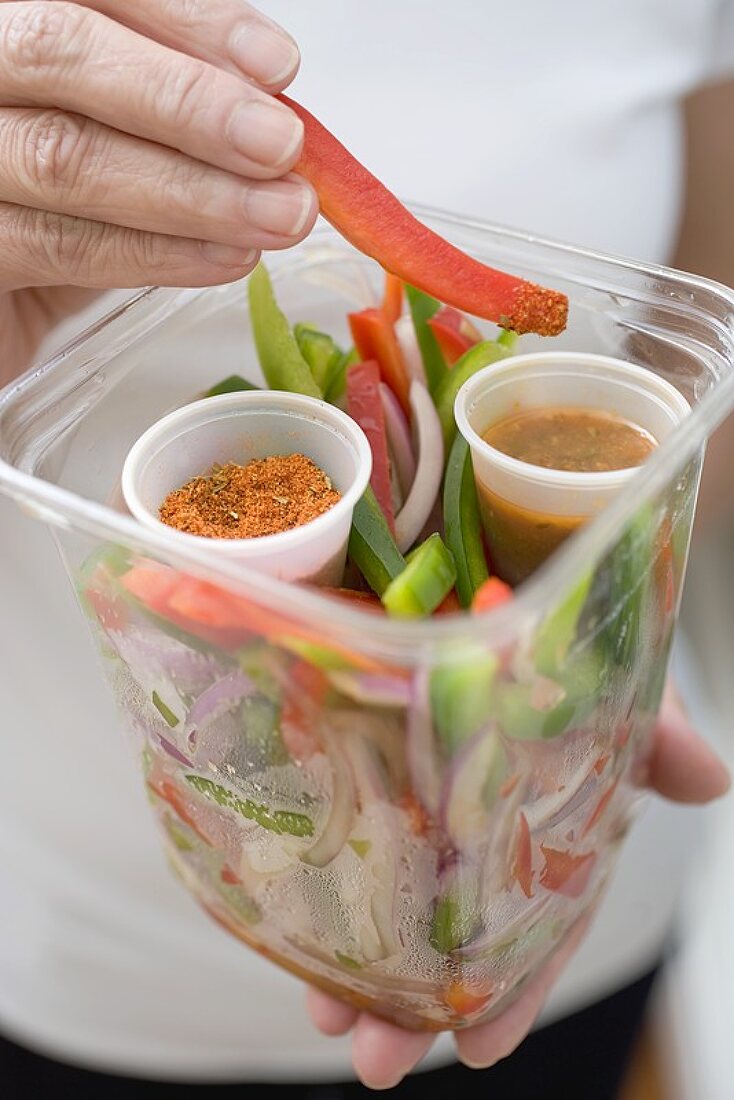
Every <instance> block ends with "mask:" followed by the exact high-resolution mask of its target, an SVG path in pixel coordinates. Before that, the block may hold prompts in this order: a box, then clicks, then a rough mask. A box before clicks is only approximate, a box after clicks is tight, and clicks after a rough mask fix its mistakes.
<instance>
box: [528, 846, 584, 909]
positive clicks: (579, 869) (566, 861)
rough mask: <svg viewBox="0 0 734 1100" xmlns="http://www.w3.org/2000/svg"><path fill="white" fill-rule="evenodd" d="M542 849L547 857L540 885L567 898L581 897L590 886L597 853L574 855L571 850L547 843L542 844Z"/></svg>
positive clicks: (541, 873)
mask: <svg viewBox="0 0 734 1100" xmlns="http://www.w3.org/2000/svg"><path fill="white" fill-rule="evenodd" d="M540 850H541V851H542V853H543V856H544V857H545V866H544V867H543V870H542V871H541V872H540V885H541V886H544V887H545V888H546V890H552V891H553V893H555V894H564V895H565V896H566V897H567V898H580V897H581V895H582V894H583V892H584V890H585V889H586V887H587V886H588V883H589V878H590V876H591V872H592V870H593V867H594V863H595V862H596V853H595V852H585V853H584V854H583V855H579V856H574V855H572V854H571V852H565V851H559V850H558V849H556V848H547V847H546V846H545V844H541V846H540Z"/></svg>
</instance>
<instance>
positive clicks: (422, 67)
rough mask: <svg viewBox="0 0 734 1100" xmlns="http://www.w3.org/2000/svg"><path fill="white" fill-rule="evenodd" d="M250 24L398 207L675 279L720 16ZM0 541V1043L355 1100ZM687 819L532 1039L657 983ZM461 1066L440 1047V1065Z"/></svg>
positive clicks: (276, 4)
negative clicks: (168, 860)
mask: <svg viewBox="0 0 734 1100" xmlns="http://www.w3.org/2000/svg"><path fill="white" fill-rule="evenodd" d="M264 7H265V9H266V10H267V12H268V13H269V14H271V15H272V16H273V17H274V18H276V19H278V20H279V21H281V22H282V23H283V24H284V25H286V26H288V27H289V28H290V29H291V30H292V31H293V33H294V34H295V36H296V37H297V38H298V39H299V41H300V42H301V45H302V51H303V57H304V61H303V67H302V72H301V75H300V76H299V78H298V81H297V84H296V88H295V94H297V95H298V97H300V98H301V99H302V101H303V102H304V103H305V104H307V105H308V106H309V107H310V108H312V109H313V110H314V111H315V113H317V114H319V115H320V116H321V117H322V118H323V119H324V121H325V122H326V123H327V124H328V125H330V126H331V128H332V129H333V130H334V131H335V132H336V133H337V134H339V135H341V136H343V138H344V139H345V140H346V141H347V144H348V145H350V147H351V148H352V149H353V151H354V152H355V153H357V154H358V155H359V156H360V157H361V158H362V159H363V160H364V161H365V163H366V164H368V165H369V166H370V167H371V168H373V170H375V171H376V172H377V173H378V174H380V175H381V176H382V177H383V178H384V179H385V181H386V182H387V183H388V184H389V185H391V186H392V187H393V189H395V190H396V191H398V192H399V193H401V194H403V195H406V196H410V197H413V198H416V199H420V200H422V201H425V202H429V203H433V204H435V205H438V206H443V207H445V208H447V209H452V210H456V211H460V212H463V213H467V214H475V215H481V216H484V217H490V218H492V219H493V220H496V221H498V222H504V223H506V224H510V225H515V226H520V227H524V228H528V229H530V230H534V231H537V232H539V233H542V234H543V235H547V236H555V237H558V238H563V239H566V240H570V241H574V242H578V243H582V244H585V245H589V246H592V247H597V248H600V249H606V250H609V251H611V252H616V253H626V254H629V255H635V256H638V257H640V258H644V259H647V260H661V261H662V260H665V259H666V258H668V256H669V253H670V249H671V246H672V243H673V239H674V234H675V225H676V217H677V212H678V206H679V198H680V177H681V172H680V162H681V130H680V119H679V113H678V108H677V101H678V99H679V97H680V96H681V95H682V94H683V93H685V92H686V90H688V89H689V88H691V87H693V86H695V85H697V84H698V83H700V82H702V81H703V80H704V79H706V78H707V76H709V75H710V74H711V73H712V72H713V71H714V65H717V66H721V67H722V71H727V70H728V66H729V62H730V54H731V53H732V52H733V51H732V44H733V43H734V33H732V32H731V25H730V24H729V25H728V30H727V32H726V35H725V33H724V27H725V18H726V19H728V18H729V16H730V15H731V9H732V4H730V3H727V4H725V5H723V4H719V3H716V2H714V0H697V2H696V3H690V0H615V2H614V3H608V4H593V3H589V2H588V0H584V2H582V0H565V2H561V3H555V4H549V3H547V2H546V0H516V2H515V3H513V4H509V5H508V4H505V3H502V4H500V3H499V2H497V0H485V2H483V3H478V2H472V0H456V2H455V3H453V4H452V5H451V6H450V8H449V9H447V8H446V6H445V5H444V4H441V5H439V4H438V3H435V4H434V3H425V2H419V0H402V2H401V3H395V2H394V0H371V2H370V3H369V4H356V3H344V2H343V0H339V2H337V0H309V3H308V4H296V3H294V2H293V0H271V2H269V3H266V4H265V5H264ZM714 46H716V48H717V50H718V51H719V55H718V58H717V59H716V61H714ZM0 530H2V532H3V536H2V550H1V551H0V554H1V555H2V557H1V558H0V561H1V567H0V607H1V608H2V609H3V623H4V629H3V631H2V632H0V677H1V678H2V679H1V680H0V685H1V686H0V691H1V692H2V703H1V705H0V736H2V764H3V784H2V788H3V790H2V797H1V798H0V921H1V922H2V923H1V926H0V932H1V934H0V1030H4V1031H5V1032H6V1033H7V1034H8V1035H10V1036H12V1037H15V1038H17V1039H19V1040H21V1041H24V1042H26V1043H28V1044H30V1045H33V1046H36V1047H38V1048H39V1049H42V1050H45V1051H47V1052H49V1053H51V1054H55V1055H57V1056H59V1057H62V1058H65V1059H67V1060H71V1061H75V1060H78V1061H80V1062H82V1063H86V1064H88V1065H93V1066H98V1067H101V1068H104V1069H110V1070H114V1071H118V1072H123V1073H129V1074H137V1075H150V1076H160V1077H167V1078H186V1079H194V1080H196V1079H198V1080H207V1079H214V1080H216V1079H233V1080H236V1079H242V1080H252V1079H273V1080H279V1079H280V1080H287V1079H293V1078H295V1079H301V1080H306V1079H317V1078H324V1079H325V1078H334V1077H348V1076H350V1066H349V1056H348V1040H330V1039H326V1038H323V1037H321V1036H319V1035H317V1033H316V1032H315V1031H314V1029H313V1028H312V1027H311V1025H310V1024H309V1023H308V1020H307V1017H306V1015H305V1012H304V1009H303V993H302V987H301V986H300V984H299V983H298V982H296V981H295V980H294V979H292V978H291V977H289V976H288V975H286V974H284V973H283V972H281V971H280V970H278V969H276V968H275V967H272V966H271V965H270V964H268V963H266V962H264V961H263V960H261V959H260V958H258V957H257V956H256V955H254V954H253V953H250V952H248V951H247V950H245V949H244V948H243V947H242V946H241V945H239V944H238V943H236V942H235V941H234V940H231V939H230V938H228V936H227V935H226V934H225V933H223V932H222V931H220V930H219V929H218V928H217V927H214V925H213V924H212V923H210V921H209V920H208V919H207V918H206V917H205V916H204V915H203V914H202V913H200V912H199V910H198V908H197V907H196V905H195V903H194V902H193V901H192V900H191V899H190V898H189V897H188V895H187V894H186V893H185V892H184V890H183V888H182V887H181V886H179V884H178V883H177V882H176V881H174V879H173V878H172V876H171V875H170V873H169V871H168V869H167V866H166V864H165V862H164V859H163V856H162V854H161V852H160V849H159V846H158V843H157V837H156V834H155V831H154V828H153V825H152V820H151V817H150V815H149V811H148V807H147V804H146V800H145V797H144V793H143V790H142V787H141V784H140V781H139V777H138V774H137V770H136V768H135V767H134V765H133V763H132V762H131V760H130V759H129V757H128V753H127V749H126V746H125V744H124V742H123V738H122V736H121V734H120V732H119V722H118V719H117V716H116V713H115V710H114V708H113V705H112V702H111V698H110V696H109V695H108V693H107V689H106V687H105V685H104V683H103V681H102V678H101V676H100V675H98V666H97V665H96V664H95V655H94V653H93V649H92V645H91V642H90V640H89V638H88V636H87V632H86V627H85V625H84V622H83V620H82V618H81V615H80V614H79V612H78V611H77V609H76V606H75V601H74V597H73V594H72V592H71V590H70V586H69V585H68V582H66V580H65V578H64V576H63V571H62V568H61V565H60V563H59V562H58V560H57V558H56V555H55V551H54V549H53V546H52V544H51V541H50V539H49V537H48V536H47V535H46V533H45V532H44V531H43V530H42V529H41V528H39V527H38V526H36V525H34V524H33V523H32V522H31V521H30V520H28V519H27V518H25V517H23V516H21V515H20V514H19V513H18V512H17V510H16V509H15V508H14V506H12V505H10V504H9V503H7V502H2V503H0ZM111 777H114V782H111ZM80 796H81V797H80ZM696 820H697V818H696V815H695V814H694V813H693V812H692V811H690V810H683V809H677V808H674V807H672V806H669V805H664V804H662V803H660V802H653V803H652V804H651V806H650V808H649V812H648V813H647V815H646V816H645V818H644V819H643V821H642V822H641V823H640V824H639V825H638V826H637V828H636V830H635V831H634V833H633V836H632V838H631V840H630V841H629V843H628V844H627V847H626V849H625V852H624V855H623V858H622V865H621V868H620V871H619V873H618V875H617V878H616V880H615V882H614V884H613V888H612V891H611V893H610V895H609V897H608V899H607V901H606V903H605V906H604V909H603V912H602V914H601V916H600V918H599V920H598V922H597V925H596V928H595V930H594V931H593V933H592V935H591V936H590V937H589V939H588V940H587V942H586V943H585V945H584V947H583V948H582V950H581V952H580V954H579V956H578V958H577V959H576V961H575V962H574V963H573V965H572V966H571V967H570V968H569V970H568V972H567V973H566V975H565V976H564V978H563V979H562V981H561V982H560V984H559V986H558V988H557V989H556V991H555V993H554V995H553V998H552V1000H551V1004H550V1006H549V1009H548V1010H547V1014H546V1018H550V1017H551V1016H553V1015H557V1014H559V1013H563V1012H566V1011H569V1010H570V1009H571V1008H576V1007H580V1006H581V1005H582V1004H584V1003H588V1002H590V1001H592V1000H594V999H596V998H597V997H599V996H602V995H604V994H605V993H607V992H609V991H611V990H612V989H614V988H616V987H619V986H620V985H622V984H624V983H626V982H627V981H629V980H632V979H633V978H634V977H635V976H637V975H638V974H639V973H641V972H642V971H643V969H644V968H645V967H647V966H649V965H650V964H651V963H652V962H653V961H654V960H655V959H656V957H657V955H658V953H659V951H660V949H661V946H662V943H663V940H664V937H665V934H666V929H667V928H668V926H669V922H670V917H671V912H672V908H673V903H674V899H675V896H676V893H677V891H678V890H679V887H680V883H681V879H682V875H683V872H684V869H685V863H686V853H687V852H691V851H692V849H693V847H694V846H695V841H696ZM450 1049H451V1047H450V1044H449V1042H448V1039H447V1038H446V1037H444V1038H443V1039H442V1040H441V1041H440V1043H439V1045H438V1047H437V1052H435V1053H434V1055H433V1057H434V1058H435V1059H440V1058H446V1057H448V1056H449V1052H450Z"/></svg>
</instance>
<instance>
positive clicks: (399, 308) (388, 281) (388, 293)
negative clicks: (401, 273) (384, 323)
mask: <svg viewBox="0 0 734 1100" xmlns="http://www.w3.org/2000/svg"><path fill="white" fill-rule="evenodd" d="M382 310H383V312H384V314H385V316H386V317H387V319H388V321H389V322H390V324H391V325H394V324H395V322H396V321H397V319H398V317H399V316H400V314H401V313H402V312H403V280H402V279H399V278H398V277H397V275H391V274H390V272H389V271H386V272H385V296H384V298H383V299H382Z"/></svg>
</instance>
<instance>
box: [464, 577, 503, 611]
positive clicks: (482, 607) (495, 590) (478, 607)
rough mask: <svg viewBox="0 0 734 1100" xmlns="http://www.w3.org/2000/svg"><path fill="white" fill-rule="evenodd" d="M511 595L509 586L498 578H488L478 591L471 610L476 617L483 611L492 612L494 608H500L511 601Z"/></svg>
mask: <svg viewBox="0 0 734 1100" xmlns="http://www.w3.org/2000/svg"><path fill="white" fill-rule="evenodd" d="M512 594H513V593H512V589H511V588H510V586H509V584H505V582H504V581H501V580H500V579H499V577H490V578H489V580H486V581H485V582H484V584H483V585H482V587H481V588H480V589H478V591H477V594H476V595H475V597H474V599H473V601H472V605H471V609H472V611H473V612H474V613H475V614H476V615H480V614H481V613H482V612H483V611H493V610H494V608H495V607H501V606H502V604H503V603H507V601H508V600H511V599H512Z"/></svg>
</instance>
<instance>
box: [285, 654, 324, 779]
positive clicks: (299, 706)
mask: <svg viewBox="0 0 734 1100" xmlns="http://www.w3.org/2000/svg"><path fill="white" fill-rule="evenodd" d="M328 687H329V681H328V680H327V678H326V676H325V675H324V673H323V672H322V671H321V669H318V668H316V667H315V666H314V665H312V664H309V663H308V661H296V662H295V664H294V665H293V666H292V667H291V669H290V673H289V677H288V689H287V691H286V693H285V695H284V696H283V702H282V704H281V709H280V735H281V737H282V738H283V744H284V745H285V747H286V749H287V751H288V754H289V756H290V757H291V759H293V760H296V761H298V762H299V763H301V764H305V763H306V761H307V760H310V759H311V757H312V756H315V755H316V753H318V752H321V751H322V749H323V746H322V744H321V741H320V739H319V736H318V729H319V722H320V720H321V717H322V714H321V711H322V708H323V704H324V698H325V696H326V692H327V691H328Z"/></svg>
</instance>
